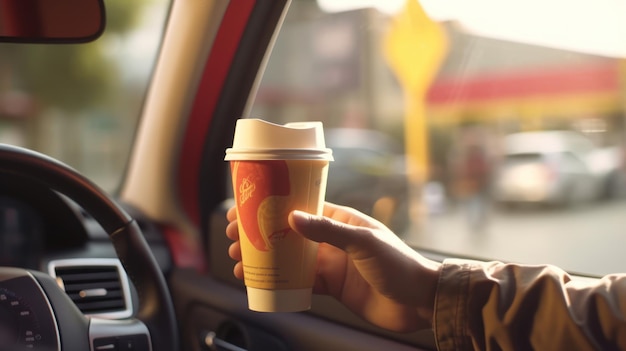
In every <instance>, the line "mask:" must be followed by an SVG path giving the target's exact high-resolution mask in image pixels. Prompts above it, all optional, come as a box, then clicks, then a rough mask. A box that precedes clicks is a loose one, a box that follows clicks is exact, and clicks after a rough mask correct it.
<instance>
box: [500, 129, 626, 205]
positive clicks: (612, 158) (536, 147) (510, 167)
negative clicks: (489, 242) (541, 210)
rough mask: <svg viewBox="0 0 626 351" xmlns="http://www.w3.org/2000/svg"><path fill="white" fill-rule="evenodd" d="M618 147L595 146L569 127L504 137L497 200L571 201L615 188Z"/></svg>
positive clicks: (587, 199) (588, 197) (601, 193)
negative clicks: (560, 129) (568, 129)
mask: <svg viewBox="0 0 626 351" xmlns="http://www.w3.org/2000/svg"><path fill="white" fill-rule="evenodd" d="M619 168H620V158H619V152H618V149H617V148H598V147H596V146H595V145H594V144H593V142H592V141H591V140H590V139H588V138H586V137H585V136H583V135H581V134H579V133H576V132H573V131H538V132H522V133H515V134H511V135H508V136H506V137H505V138H504V143H503V155H502V158H501V161H500V165H499V169H498V171H497V174H496V177H495V179H494V193H493V195H494V198H495V200H496V201H498V202H500V203H536V204H552V205H569V204H573V203H581V202H585V201H592V200H596V199H600V198H602V197H606V196H608V195H610V194H612V193H613V191H614V189H613V187H614V184H615V179H614V177H616V174H617V172H619Z"/></svg>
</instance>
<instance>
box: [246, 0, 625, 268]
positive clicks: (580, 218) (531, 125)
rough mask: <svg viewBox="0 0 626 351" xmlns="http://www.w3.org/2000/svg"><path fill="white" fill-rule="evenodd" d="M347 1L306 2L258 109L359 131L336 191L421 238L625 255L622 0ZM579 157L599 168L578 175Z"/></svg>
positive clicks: (600, 257) (570, 256)
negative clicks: (561, 0) (555, 157)
mask: <svg viewBox="0 0 626 351" xmlns="http://www.w3.org/2000/svg"><path fill="white" fill-rule="evenodd" d="M391 2H392V1H389V2H388V3H391ZM335 3H336V4H335ZM347 3H348V2H345V3H344V2H340V1H336V2H332V1H322V0H317V1H308V0H294V1H293V2H292V3H291V5H290V9H289V12H288V13H287V16H286V18H285V21H284V24H283V26H282V29H281V33H280V35H279V36H278V39H277V41H276V44H275V47H274V49H273V52H272V54H271V57H270V59H269V61H268V64H267V69H266V71H265V73H264V76H263V80H262V82H261V84H260V86H259V90H258V94H257V96H256V99H255V101H254V104H253V106H252V109H251V114H250V116H251V117H255V118H262V119H266V120H270V121H272V122H275V123H286V122H293V121H307V120H316V121H322V122H323V123H324V126H325V128H326V132H327V135H328V137H329V141H331V140H332V138H331V136H332V135H333V134H334V131H336V130H342V131H344V132H343V133H344V135H343V136H341V137H340V138H338V139H337V140H332V141H331V142H330V143H329V146H331V147H332V148H335V150H336V161H335V162H334V163H332V164H331V166H330V173H329V176H330V178H329V190H328V191H327V195H328V196H327V200H328V201H332V202H338V203H340V204H343V205H348V206H352V207H355V208H357V209H359V210H361V211H364V212H365V213H367V214H370V215H372V216H374V217H376V218H377V219H379V220H381V221H382V222H383V223H385V224H387V225H389V226H390V227H391V228H392V229H393V230H394V231H395V232H396V234H398V235H399V236H400V237H402V238H403V239H404V240H406V241H407V242H408V243H410V244H411V245H412V246H414V247H415V248H416V249H418V250H419V249H424V250H433V251H436V252H441V253H444V254H449V255H450V256H462V257H470V258H478V259H497V260H504V261H517V262H522V263H552V264H556V265H558V266H561V267H563V268H565V269H568V270H572V271H575V272H579V273H588V274H598V275H604V274H607V273H610V272H612V271H617V270H620V269H623V267H621V266H619V265H616V264H615V262H613V263H611V262H609V261H610V260H607V259H606V257H609V256H613V257H620V256H621V255H622V254H621V252H620V251H619V250H618V249H617V247H623V246H624V245H626V236H624V235H622V232H623V230H622V228H621V227H622V226H621V225H618V224H617V223H618V222H619V216H620V215H619V213H622V211H626V196H623V195H622V194H626V192H625V191H624V189H625V188H626V177H625V175H626V172H625V171H624V168H623V164H624V162H623V161H624V160H626V157H624V154H625V153H624V150H623V146H624V145H626V137H625V136H626V127H625V126H626V123H624V115H625V114H626V110H625V106H626V98H625V97H626V94H624V88H623V84H620V83H617V82H624V81H626V73H625V72H626V70H624V61H623V57H626V52H624V50H623V46H621V45H622V44H617V42H615V43H613V44H611V43H609V42H608V41H605V40H604V39H606V38H616V37H619V33H626V32H624V31H623V30H622V29H621V26H622V25H621V24H618V22H619V23H626V19H624V20H621V19H620V21H617V22H611V23H613V24H615V26H613V25H609V26H604V25H600V24H606V23H608V22H606V17H607V16H609V14H617V13H623V11H621V10H620V9H619V5H615V8H611V6H613V5H608V2H607V6H606V7H604V5H602V6H597V4H596V2H592V1H589V2H581V3H580V4H578V3H577V5H576V6H572V8H571V10H572V11H569V10H570V9H569V8H568V9H566V10H564V9H563V8H560V7H558V6H548V7H546V6H543V5H545V3H543V2H531V1H518V2H507V6H504V5H503V3H502V2H499V1H495V0H494V1H484V2H480V3H475V2H467V4H466V5H465V6H464V5H462V4H460V3H459V2H441V1H430V0H409V1H406V2H404V1H399V2H397V4H399V5H398V6H395V7H394V8H390V7H386V6H383V5H381V4H382V3H387V2H384V1H381V2H377V1H362V2H359V1H354V2H352V1H351V2H349V3H350V4H347ZM394 3H396V2H394ZM339 4H341V6H340V5H339ZM376 4H379V5H376ZM551 4H552V3H551ZM568 4H569V3H568ZM508 5H511V6H508ZM579 5H580V6H579ZM481 6H486V7H488V8H487V9H486V8H485V7H481ZM564 6H566V5H564ZM567 6H569V5H567ZM487 14H488V15H487ZM487 17H488V18H489V19H493V20H494V21H488V20H485V19H486V18H487ZM539 17H541V18H539ZM581 21H582V22H584V23H586V24H587V25H585V26H572V25H569V24H568V23H581ZM529 23H533V25H529ZM594 24H597V25H594ZM559 28H569V30H571V31H576V33H577V34H573V32H569V30H568V33H567V35H563V33H562V32H560V31H559ZM616 33H617V34H616ZM571 38H576V40H575V41H572V40H571ZM619 42H620V43H623V42H624V41H623V40H619ZM604 45H606V46H604ZM609 53H610V54H609ZM564 139H567V140H569V141H566V142H564V141H563V140H564ZM383 140H384V141H383ZM346 144H351V145H350V147H349V148H348V147H347V146H346ZM390 144H394V145H396V146H397V149H399V150H398V151H394V152H390V151H389V150H392V149H395V148H393V147H389V145H390ZM358 150H360V151H358ZM590 151H591V152H590ZM355 152H357V153H355ZM556 153H560V154H561V156H559V158H560V160H559V162H552V161H550V156H549V154H556ZM381 155H385V156H381ZM387 155H394V156H393V157H389V158H388V157H387ZM354 165H358V166H354ZM353 166H354V167H353ZM572 169H576V172H580V173H581V174H583V173H584V176H583V177H579V178H580V179H581V180H582V181H584V183H576V184H573V185H572V184H565V183H566V182H570V181H571V178H568V177H567V173H568V172H571V171H572ZM570 186H573V187H574V188H575V189H583V188H584V189H585V191H584V192H583V191H581V192H580V194H579V195H580V196H578V195H577V196H576V197H575V199H572V197H571V196H568V195H569V194H568V193H567V190H568V189H571V188H570ZM583 193H584V194H583ZM547 208H550V209H553V210H551V211H546V209H547ZM600 218H602V219H600ZM581 223H598V224H597V226H596V227H595V228H594V232H593V233H589V232H588V231H589V227H588V226H586V225H580V224H581ZM600 227H601V229H600ZM599 232H601V233H602V235H599V234H598V233H599ZM572 238H576V239H575V240H572ZM615 238H624V239H623V242H621V243H620V245H616V243H615V242H614V240H616V239H615ZM620 240H621V239H620ZM539 242H540V243H541V245H537V243H539ZM591 247H593V248H594V250H588V248H591ZM581 250H585V253H586V254H585V255H580V254H576V253H580V252H581Z"/></svg>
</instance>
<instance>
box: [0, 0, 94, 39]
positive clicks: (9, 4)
mask: <svg viewBox="0 0 626 351" xmlns="http://www.w3.org/2000/svg"><path fill="white" fill-rule="evenodd" d="M104 22H105V14H104V4H103V2H102V0H0V41H1V42H18V43H81V42H88V41H92V40H95V39H96V38H98V37H99V36H100V34H102V31H103V30H104Z"/></svg>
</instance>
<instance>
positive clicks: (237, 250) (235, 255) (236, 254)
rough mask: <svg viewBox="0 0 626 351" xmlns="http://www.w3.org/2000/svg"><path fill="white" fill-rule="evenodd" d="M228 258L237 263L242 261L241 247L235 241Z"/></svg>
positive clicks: (231, 245) (229, 250)
mask: <svg viewBox="0 0 626 351" xmlns="http://www.w3.org/2000/svg"><path fill="white" fill-rule="evenodd" d="M228 256H229V257H230V258H232V259H233V260H235V261H241V245H240V244H239V241H235V242H234V243H232V244H230V246H229V247H228Z"/></svg>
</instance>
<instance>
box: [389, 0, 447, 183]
mask: <svg viewBox="0 0 626 351" xmlns="http://www.w3.org/2000/svg"><path fill="white" fill-rule="evenodd" d="M447 47H448V44H447V38H446V35H445V32H444V30H443V28H441V26H440V25H439V24H438V23H436V22H434V21H432V20H431V19H430V18H429V17H428V15H427V14H426V12H425V11H424V9H423V8H422V6H421V5H420V4H419V3H418V1H417V0H407V2H406V4H405V7H404V9H403V11H401V12H400V13H399V14H398V15H397V16H396V17H395V18H394V19H393V20H392V24H391V27H390V30H389V32H388V34H387V37H386V40H385V55H386V58H387V61H388V62H389V65H390V67H391V68H392V69H393V70H394V71H395V74H396V76H397V78H398V80H399V81H400V84H402V87H403V88H404V92H405V101H406V112H405V140H406V141H405V143H406V153H407V156H408V161H409V162H410V163H411V165H412V166H413V167H415V168H416V172H411V173H412V174H413V175H412V179H411V180H412V181H416V182H418V183H420V184H422V183H423V182H424V181H426V180H427V178H428V164H429V157H428V131H427V128H426V106H425V97H426V92H427V91H428V87H429V86H430V85H431V83H432V81H433V80H434V78H435V76H436V75H437V72H438V70H439V67H440V65H441V62H442V61H443V59H444V58H445V55H446V53H447Z"/></svg>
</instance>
